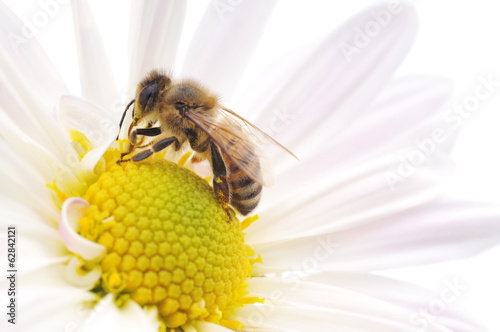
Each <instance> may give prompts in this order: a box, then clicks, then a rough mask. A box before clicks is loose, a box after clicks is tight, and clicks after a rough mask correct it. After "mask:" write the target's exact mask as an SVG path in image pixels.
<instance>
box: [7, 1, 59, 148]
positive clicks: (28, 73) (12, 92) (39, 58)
mask: <svg viewBox="0 0 500 332" xmlns="http://www.w3.org/2000/svg"><path fill="white" fill-rule="evenodd" d="M0 43H1V44H2V45H3V47H2V48H1V49H0V82H1V83H2V85H3V88H2V89H0V91H1V92H2V93H4V94H6V95H5V96H2V97H1V98H0V100H1V103H0V106H1V107H2V108H3V109H4V112H8V114H9V116H10V117H11V118H12V119H13V121H14V122H15V123H17V124H18V125H19V126H20V127H21V128H23V129H24V128H25V129H24V130H25V131H26V133H27V134H30V135H33V137H36V138H37V139H39V140H40V141H41V142H45V143H47V138H48V139H49V140H50V144H48V146H47V148H48V149H53V148H54V147H56V148H58V149H59V150H61V152H62V153H63V151H64V144H63V143H64V133H62V131H60V130H59V129H58V128H57V126H56V124H55V123H54V121H53V120H52V116H51V111H52V109H53V107H54V104H55V102H56V100H57V98H58V97H59V95H61V94H63V93H67V89H66V87H65V85H64V83H63V80H62V78H61V77H60V76H59V73H58V72H57V70H56V69H55V67H54V65H53V64H52V62H51V61H50V59H49V58H48V57H47V54H46V53H45V51H44V50H43V48H42V47H41V46H40V45H39V43H38V42H37V41H36V39H35V38H34V37H33V35H32V33H31V30H29V28H28V25H27V24H25V22H22V21H21V20H20V19H19V18H18V17H17V16H16V15H14V14H13V13H12V11H11V10H10V9H9V8H8V7H7V6H6V5H5V4H3V3H0ZM19 117H21V118H24V119H25V121H26V123H25V125H22V124H21V123H20V122H17V120H16V119H18V118H19ZM40 128H41V129H40ZM31 130H33V131H31Z"/></svg>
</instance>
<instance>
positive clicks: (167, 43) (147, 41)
mask: <svg viewBox="0 0 500 332" xmlns="http://www.w3.org/2000/svg"><path fill="white" fill-rule="evenodd" d="M186 6H187V4H186V2H185V1H172V0H151V1H140V0H134V1H133V2H132V7H131V10H130V22H131V24H130V31H129V36H130V39H129V52H130V73H129V83H128V94H129V95H130V96H133V95H135V87H136V85H137V83H139V81H140V80H141V79H142V78H143V77H144V75H146V74H147V73H148V71H149V70H151V69H154V68H163V69H165V70H167V71H168V70H172V69H173V67H174V62H175V58H176V55H177V45H178V44H179V40H180V36H181V30H182V24H183V22H184V16H185V12H186Z"/></svg>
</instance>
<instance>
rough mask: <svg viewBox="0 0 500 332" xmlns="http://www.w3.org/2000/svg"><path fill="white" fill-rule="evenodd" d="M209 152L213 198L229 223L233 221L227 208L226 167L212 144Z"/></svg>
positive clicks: (227, 186)
mask: <svg viewBox="0 0 500 332" xmlns="http://www.w3.org/2000/svg"><path fill="white" fill-rule="evenodd" d="M210 152H211V155H212V170H213V173H214V179H213V181H212V185H213V187H214V193H215V198H216V199H217V200H218V201H219V203H220V204H221V205H222V207H223V208H224V210H225V211H226V213H227V215H228V217H229V222H231V221H233V218H232V217H231V213H230V212H229V206H228V204H229V185H228V184H227V177H226V175H227V174H226V165H225V164H224V160H223V159H222V156H221V154H220V153H219V150H218V149H217V147H216V146H215V145H214V144H213V143H211V144H210Z"/></svg>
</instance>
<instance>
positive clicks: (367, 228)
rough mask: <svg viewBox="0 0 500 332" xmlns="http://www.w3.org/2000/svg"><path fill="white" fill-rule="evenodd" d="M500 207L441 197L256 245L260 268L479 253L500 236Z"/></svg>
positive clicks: (338, 266)
mask: <svg viewBox="0 0 500 332" xmlns="http://www.w3.org/2000/svg"><path fill="white" fill-rule="evenodd" d="M499 219H500V208H499V207H498V206H494V205H492V204H480V203H473V202H467V201H461V200H455V201H453V200H450V201H438V202H431V203H429V204H425V205H423V206H417V207H414V208H409V209H406V210H402V211H400V212H395V213H391V214H388V215H386V216H381V217H378V218H374V219H372V223H368V224H366V225H362V226H359V227H354V228H352V229H348V230H344V231H337V232H330V233H325V234H322V235H317V236H304V237H301V238H297V239H293V240H284V241H276V242H272V243H267V244H257V245H253V247H254V249H255V250H256V252H257V253H259V254H260V255H262V259H263V265H262V266H260V265H257V266H256V269H257V270H258V271H262V272H265V271H273V270H293V269H295V268H296V267H297V266H299V267H300V268H302V269H311V270H350V271H353V270H361V271H373V270H381V269H390V268H398V267H404V266H413V265H420V264H430V263H436V262H441V261H446V260H451V259H456V258H461V257H464V256H469V255H473V254H477V253H478V252H481V251H482V250H485V249H486V248H488V247H490V246H492V245H494V244H495V243H498V241H499V240H500V224H499V223H498V222H497V221H498V220H499Z"/></svg>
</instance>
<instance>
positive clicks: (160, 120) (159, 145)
mask: <svg viewBox="0 0 500 332" xmlns="http://www.w3.org/2000/svg"><path fill="white" fill-rule="evenodd" d="M132 105H133V112H132V123H131V125H130V127H129V130H128V138H129V142H130V145H131V148H130V150H129V151H128V152H125V153H122V156H121V160H118V163H123V162H128V161H133V162H135V161H140V160H144V159H146V158H148V157H150V156H151V155H153V154H154V153H156V152H159V151H161V150H163V149H165V148H167V147H168V146H171V145H173V147H174V149H175V150H176V151H178V150H180V149H181V147H183V146H184V145H185V144H189V146H190V147H191V149H192V150H193V151H194V152H195V154H194V155H193V157H192V159H193V161H194V162H197V161H202V160H208V161H209V163H210V165H211V168H212V171H213V181H212V185H213V190H214V193H215V196H216V198H217V200H218V201H219V202H220V203H221V204H222V206H223V207H224V208H225V209H226V212H227V213H228V216H229V218H230V220H231V219H232V218H231V215H230V213H229V211H228V209H227V204H230V205H231V206H232V207H233V208H234V209H236V210H237V211H238V212H239V213H241V214H242V215H247V214H249V213H250V212H252V211H253V210H254V209H255V208H256V207H257V204H258V203H259V200H260V197H261V193H262V186H269V185H271V184H272V182H273V176H272V171H270V169H271V168H270V167H271V166H270V165H268V164H267V163H268V160H267V159H266V158H265V156H264V154H263V153H262V151H261V149H260V147H259V145H263V144H272V145H273V146H277V147H279V148H280V149H282V150H284V151H286V152H287V153H289V154H290V155H292V156H293V157H295V155H294V154H293V153H292V152H290V151H289V150H288V149H286V148H285V147H283V146H282V145H281V144H279V143H278V142H276V141H275V140H274V139H273V138H271V137H270V136H268V135H267V134H266V133H264V132H263V131H262V130H260V129H259V128H257V127H256V126H254V125H252V124H251V123H250V122H248V121H246V120H245V119H243V118H242V117H240V116H239V115H238V114H236V113H235V112H233V111H231V110H229V109H227V108H225V107H223V106H221V105H220V104H219V102H218V98H217V97H216V96H215V95H214V94H213V93H211V92H209V91H208V90H207V89H205V88H204V87H203V86H202V85H200V84H199V83H197V82H195V81H192V80H184V81H179V82H173V81H172V80H171V78H170V77H169V76H167V75H166V74H164V73H162V72H161V71H157V70H153V71H151V72H150V73H149V74H148V75H147V76H146V77H145V78H144V79H143V80H142V81H141V82H140V83H139V84H138V85H137V90H136V97H135V99H134V100H132V101H131V102H130V103H129V104H128V106H127V107H126V109H125V112H124V113H123V116H122V119H121V121H120V129H121V127H122V124H123V120H124V118H125V115H126V113H127V110H128V109H129V108H130V106H132ZM148 137H150V138H149V141H148V139H147V138H148ZM144 141H147V143H145V144H143V143H144ZM136 150H140V152H138V153H136V154H133V155H132V153H133V152H135V151H136ZM127 155H131V157H129V158H127V159H124V157H125V156H127ZM295 158H297V157H295Z"/></svg>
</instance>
